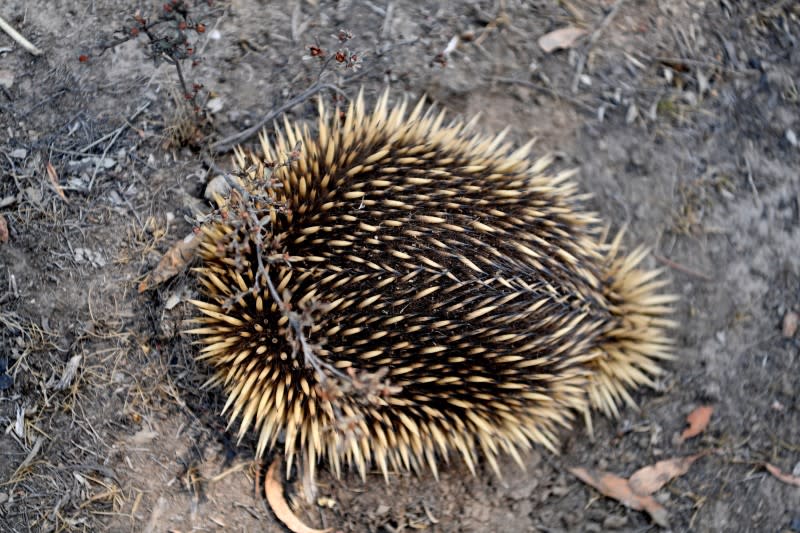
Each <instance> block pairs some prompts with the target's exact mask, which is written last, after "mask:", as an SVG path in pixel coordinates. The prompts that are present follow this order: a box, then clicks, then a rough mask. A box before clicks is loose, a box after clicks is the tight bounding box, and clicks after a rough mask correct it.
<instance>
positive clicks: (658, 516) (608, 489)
mask: <svg viewBox="0 0 800 533" xmlns="http://www.w3.org/2000/svg"><path fill="white" fill-rule="evenodd" d="M569 471H570V472H571V473H572V475H574V476H575V477H577V478H578V479H580V480H581V481H583V482H584V483H586V484H587V485H589V486H591V487H594V488H595V489H597V490H598V491H599V492H600V493H601V494H603V495H604V496H608V497H609V498H612V499H614V500H617V501H618V502H620V503H621V504H622V505H624V506H625V507H629V508H631V509H634V510H636V511H646V512H647V514H649V515H650V517H651V518H652V519H653V522H655V523H656V524H658V525H659V526H661V527H669V522H668V520H667V519H668V514H669V513H668V511H667V509H666V508H665V507H664V506H663V505H661V504H660V503H658V502H657V501H656V500H655V498H653V497H652V496H650V495H642V494H637V493H636V492H634V491H633V489H631V486H630V483H629V482H628V480H627V479H625V478H623V477H620V476H617V475H615V474H611V473H608V472H602V471H599V470H592V469H588V468H581V467H578V468H570V469H569Z"/></svg>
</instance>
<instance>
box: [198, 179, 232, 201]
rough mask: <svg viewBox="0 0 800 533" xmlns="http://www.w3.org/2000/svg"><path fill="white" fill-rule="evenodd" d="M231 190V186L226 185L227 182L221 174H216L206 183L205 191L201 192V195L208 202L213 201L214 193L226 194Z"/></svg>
mask: <svg viewBox="0 0 800 533" xmlns="http://www.w3.org/2000/svg"><path fill="white" fill-rule="evenodd" d="M230 190H231V186H230V185H228V182H227V181H226V180H225V178H224V177H223V176H216V177H215V178H214V179H212V180H211V181H209V182H208V185H206V191H205V193H203V196H204V197H205V199H206V200H208V201H209V202H212V201H214V193H217V194H218V195H220V196H223V197H224V196H227V195H228V193H229V192H230Z"/></svg>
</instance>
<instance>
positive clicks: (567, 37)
mask: <svg viewBox="0 0 800 533" xmlns="http://www.w3.org/2000/svg"><path fill="white" fill-rule="evenodd" d="M584 35H586V30H584V29H582V28H578V27H575V26H565V27H564V28H559V29H557V30H553V31H551V32H550V33H545V34H544V35H542V36H541V37H539V46H540V47H541V49H542V50H544V52H545V53H547V54H549V53H550V52H552V51H554V50H558V49H560V48H572V47H573V46H575V43H577V42H578V39H580V38H581V37H583V36H584Z"/></svg>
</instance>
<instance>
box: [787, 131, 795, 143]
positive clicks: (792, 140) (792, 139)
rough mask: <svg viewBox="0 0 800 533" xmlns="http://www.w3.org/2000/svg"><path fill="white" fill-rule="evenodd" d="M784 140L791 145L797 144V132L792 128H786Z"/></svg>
mask: <svg viewBox="0 0 800 533" xmlns="http://www.w3.org/2000/svg"><path fill="white" fill-rule="evenodd" d="M786 140H787V141H789V144H791V145H792V146H797V134H796V133H795V132H794V130H791V129H789V130H786Z"/></svg>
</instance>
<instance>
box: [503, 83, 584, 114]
mask: <svg viewBox="0 0 800 533" xmlns="http://www.w3.org/2000/svg"><path fill="white" fill-rule="evenodd" d="M492 79H493V80H494V81H499V82H502V83H514V84H517V85H522V86H524V87H528V88H529V89H534V90H537V91H539V92H543V93H545V94H548V95H550V96H552V97H553V98H556V99H564V100H567V101H568V102H571V103H572V104H574V105H575V106H576V107H579V108H581V109H583V110H584V111H586V112H588V113H592V114H594V113H595V109H594V108H593V107H592V106H590V105H588V104H585V103H583V102H581V101H580V100H578V99H577V98H574V97H572V96H569V95H564V94H560V93H559V92H558V91H556V90H554V89H551V88H550V87H547V86H545V85H539V84H537V83H533V82H532V81H528V80H518V79H516V78H505V77H502V76H499V77H495V78H492Z"/></svg>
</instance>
